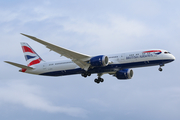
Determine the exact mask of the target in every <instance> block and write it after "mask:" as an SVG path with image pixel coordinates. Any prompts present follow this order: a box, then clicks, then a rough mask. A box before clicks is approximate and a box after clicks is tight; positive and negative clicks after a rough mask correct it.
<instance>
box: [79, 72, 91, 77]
mask: <svg viewBox="0 0 180 120" xmlns="http://www.w3.org/2000/svg"><path fill="white" fill-rule="evenodd" d="M81 75H82V76H83V77H85V78H86V77H87V76H91V73H89V72H84V73H82V74H81Z"/></svg>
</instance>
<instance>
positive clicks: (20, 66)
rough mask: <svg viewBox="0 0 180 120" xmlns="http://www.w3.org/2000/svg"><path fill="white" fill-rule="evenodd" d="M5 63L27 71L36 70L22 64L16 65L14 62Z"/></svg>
mask: <svg viewBox="0 0 180 120" xmlns="http://www.w3.org/2000/svg"><path fill="white" fill-rule="evenodd" d="M4 62H6V63H8V64H11V65H13V66H16V67H19V68H23V69H27V70H32V69H34V68H32V67H28V66H25V65H21V64H18V63H14V62H9V61H4Z"/></svg>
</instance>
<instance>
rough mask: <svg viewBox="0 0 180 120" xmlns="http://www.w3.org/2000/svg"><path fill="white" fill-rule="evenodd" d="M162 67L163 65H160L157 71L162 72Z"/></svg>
mask: <svg viewBox="0 0 180 120" xmlns="http://www.w3.org/2000/svg"><path fill="white" fill-rule="evenodd" d="M162 66H164V64H160V66H159V69H158V70H159V71H160V72H162V71H163V69H162V68H161V67H162Z"/></svg>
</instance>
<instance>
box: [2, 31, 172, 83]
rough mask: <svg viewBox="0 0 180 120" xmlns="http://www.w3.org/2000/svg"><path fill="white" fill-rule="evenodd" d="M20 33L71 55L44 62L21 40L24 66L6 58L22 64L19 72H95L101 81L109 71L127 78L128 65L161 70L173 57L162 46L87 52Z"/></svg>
mask: <svg viewBox="0 0 180 120" xmlns="http://www.w3.org/2000/svg"><path fill="white" fill-rule="evenodd" d="M22 35H24V36H26V37H29V38H30V39H32V40H34V41H36V42H39V43H41V44H43V45H45V46H46V47H47V48H49V49H50V50H52V51H54V52H57V53H59V54H60V55H62V56H65V57H67V58H69V59H70V60H67V61H53V62H45V61H44V60H43V59H42V58H41V57H40V56H39V55H38V54H37V53H36V52H35V51H34V50H33V49H32V48H31V47H30V46H29V45H28V44H27V43H24V42H23V43H21V46H22V49H23V52H24V56H25V59H26V61H27V66H26V65H21V64H17V63H14V62H9V61H5V62H6V63H9V64H11V65H14V66H16V67H19V68H21V70H19V71H20V72H24V73H30V74H36V75H45V76H64V75H74V74H81V75H82V76H83V77H87V76H90V75H91V74H94V73H97V76H98V78H97V79H95V80H94V82H96V83H100V82H103V81H104V79H103V78H101V76H102V75H103V74H110V75H113V76H115V77H116V78H117V79H119V80H126V79H131V78H132V77H133V70H132V69H131V68H137V67H147V66H155V65H158V66H159V71H162V68H161V67H162V66H164V65H165V64H166V63H169V62H172V61H174V60H175V57H174V56H173V55H172V54H171V53H170V52H168V51H166V50H162V49H151V50H144V51H136V52H128V53H120V54H113V55H97V56H90V55H85V54H81V53H78V52H74V51H71V50H68V49H65V48H62V47H59V46H56V45H53V44H51V43H48V42H45V41H43V40H40V39H38V38H36V37H33V36H29V35H25V34H22Z"/></svg>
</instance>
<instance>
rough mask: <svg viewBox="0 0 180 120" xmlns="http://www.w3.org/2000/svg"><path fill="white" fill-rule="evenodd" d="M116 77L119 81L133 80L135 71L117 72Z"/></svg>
mask: <svg viewBox="0 0 180 120" xmlns="http://www.w3.org/2000/svg"><path fill="white" fill-rule="evenodd" d="M115 76H116V78H117V79H131V78H132V77H133V70H132V69H123V70H120V71H117V72H116V74H115Z"/></svg>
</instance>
